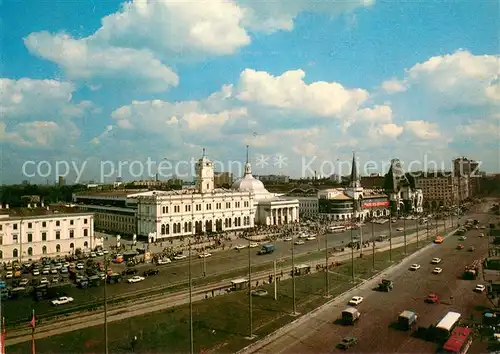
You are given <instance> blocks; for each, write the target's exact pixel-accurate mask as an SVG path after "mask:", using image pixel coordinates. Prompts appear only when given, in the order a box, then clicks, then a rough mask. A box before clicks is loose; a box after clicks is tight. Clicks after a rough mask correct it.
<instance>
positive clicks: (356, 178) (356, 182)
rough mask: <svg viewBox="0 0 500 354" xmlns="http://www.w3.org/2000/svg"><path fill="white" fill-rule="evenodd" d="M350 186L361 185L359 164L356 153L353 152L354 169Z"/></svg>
mask: <svg viewBox="0 0 500 354" xmlns="http://www.w3.org/2000/svg"><path fill="white" fill-rule="evenodd" d="M349 184H350V187H353V188H356V187H360V186H361V183H360V181H359V174H358V166H357V164H356V153H355V152H354V151H353V152H352V169H351V178H350V183H349Z"/></svg>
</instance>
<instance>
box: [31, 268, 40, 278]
mask: <svg viewBox="0 0 500 354" xmlns="http://www.w3.org/2000/svg"><path fill="white" fill-rule="evenodd" d="M31 274H33V276H34V277H36V276H39V275H40V269H33V271H32V272H31Z"/></svg>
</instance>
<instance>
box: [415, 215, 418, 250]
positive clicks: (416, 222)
mask: <svg viewBox="0 0 500 354" xmlns="http://www.w3.org/2000/svg"><path fill="white" fill-rule="evenodd" d="M415 224H416V226H417V249H418V218H416V219H415Z"/></svg>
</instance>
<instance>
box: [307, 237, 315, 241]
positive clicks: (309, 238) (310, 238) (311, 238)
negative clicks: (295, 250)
mask: <svg viewBox="0 0 500 354" xmlns="http://www.w3.org/2000/svg"><path fill="white" fill-rule="evenodd" d="M306 240H307V241H314V240H316V237H314V236H309V237H308V238H306Z"/></svg>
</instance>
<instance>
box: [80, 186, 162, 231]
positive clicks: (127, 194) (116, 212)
mask: <svg viewBox="0 0 500 354" xmlns="http://www.w3.org/2000/svg"><path fill="white" fill-rule="evenodd" d="M152 194H153V191H148V190H138V189H135V190H134V189H131V190H116V191H106V192H83V193H78V194H74V195H73V203H75V204H76V207H78V208H79V209H80V210H82V211H85V212H91V213H94V221H95V230H97V231H103V232H107V233H112V234H120V235H134V234H137V217H136V211H137V198H138V197H139V196H144V195H152Z"/></svg>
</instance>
